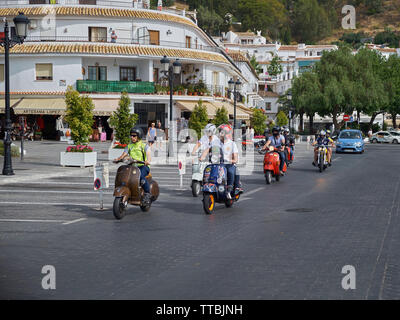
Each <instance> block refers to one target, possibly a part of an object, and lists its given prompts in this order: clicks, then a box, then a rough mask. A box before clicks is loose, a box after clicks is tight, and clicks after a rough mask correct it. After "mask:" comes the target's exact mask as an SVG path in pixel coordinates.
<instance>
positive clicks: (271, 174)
mask: <svg viewBox="0 0 400 320" xmlns="http://www.w3.org/2000/svg"><path fill="white" fill-rule="evenodd" d="M259 153H260V154H264V153H265V156H264V175H265V182H266V183H267V184H271V183H272V178H275V180H276V181H277V182H278V181H279V180H280V178H281V172H280V170H279V166H280V164H281V161H280V158H279V153H278V149H277V148H275V147H273V146H270V147H269V149H268V150H264V151H259ZM282 171H283V172H284V173H285V172H286V171H287V165H286V162H285V163H284V164H283V170H282Z"/></svg>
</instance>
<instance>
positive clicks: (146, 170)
mask: <svg viewBox="0 0 400 320" xmlns="http://www.w3.org/2000/svg"><path fill="white" fill-rule="evenodd" d="M139 170H140V184H141V185H142V181H144V184H143V185H142V188H143V190H144V192H146V193H149V192H150V185H149V182H148V181H147V179H146V177H147V176H148V175H149V173H150V168H149V167H148V166H140V167H139Z"/></svg>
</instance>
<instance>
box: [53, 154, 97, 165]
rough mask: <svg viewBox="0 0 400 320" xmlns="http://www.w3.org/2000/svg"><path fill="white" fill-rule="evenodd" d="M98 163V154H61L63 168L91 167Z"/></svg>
mask: <svg viewBox="0 0 400 320" xmlns="http://www.w3.org/2000/svg"><path fill="white" fill-rule="evenodd" d="M96 163H97V152H60V165H61V166H63V167H81V168H85V167H91V166H95V165H96Z"/></svg>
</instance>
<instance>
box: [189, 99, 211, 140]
mask: <svg viewBox="0 0 400 320" xmlns="http://www.w3.org/2000/svg"><path fill="white" fill-rule="evenodd" d="M207 123H208V114H207V108H206V107H205V106H203V101H202V100H199V102H198V104H197V105H196V106H195V108H194V110H193V112H192V114H191V115H190V119H189V129H192V130H194V131H196V133H197V137H198V138H199V139H200V137H201V130H202V129H203V128H204V127H205V126H206V125H207Z"/></svg>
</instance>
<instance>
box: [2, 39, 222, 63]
mask: <svg viewBox="0 0 400 320" xmlns="http://www.w3.org/2000/svg"><path fill="white" fill-rule="evenodd" d="M0 52H1V53H3V52H4V49H3V48H0ZM10 53H14V54H35V53H82V54H92V53H95V54H118V55H137V56H157V57H162V56H164V55H166V56H169V57H174V58H182V59H185V58H186V59H196V60H208V61H214V62H222V63H229V61H228V60H227V59H226V58H225V57H224V56H223V55H221V54H218V53H212V52H205V51H195V50H188V49H187V50H185V49H168V48H160V47H146V46H138V45H116V44H97V43H93V44H92V43H90V44H89V43H87V44H76V43H73V44H71V43H33V44H28V43H25V44H23V45H17V46H15V47H13V48H12V49H11V50H10Z"/></svg>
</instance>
